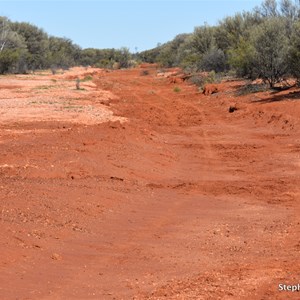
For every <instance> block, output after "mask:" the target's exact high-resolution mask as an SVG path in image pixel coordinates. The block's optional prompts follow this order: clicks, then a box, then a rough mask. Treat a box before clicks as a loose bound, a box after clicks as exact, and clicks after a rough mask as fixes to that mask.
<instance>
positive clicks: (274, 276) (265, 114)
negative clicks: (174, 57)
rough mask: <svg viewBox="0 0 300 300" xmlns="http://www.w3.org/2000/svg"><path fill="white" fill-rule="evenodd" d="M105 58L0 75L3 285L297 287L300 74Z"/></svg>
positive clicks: (185, 293) (204, 289)
mask: <svg viewBox="0 0 300 300" xmlns="http://www.w3.org/2000/svg"><path fill="white" fill-rule="evenodd" d="M95 71H96V73H93V74H94V75H93V78H94V80H93V82H82V85H81V87H82V88H84V90H79V91H77V90H76V89H75V80H68V78H77V76H81V77H82V76H83V74H87V70H81V69H76V70H73V71H72V72H70V73H66V74H62V75H55V76H54V75H50V74H46V73H45V74H40V75H39V74H38V75H31V76H8V77H1V82H2V84H1V86H0V88H1V96H0V97H1V98H0V150H1V159H0V223H1V232H0V238H1V243H0V252H1V259H0V268H1V272H0V298H1V299H51V300H52V299H296V298H297V295H298V293H292V292H279V291H278V284H280V283H283V284H284V283H286V284H295V283H300V282H299V281H300V278H299V261H298V260H299V251H300V240H299V238H300V237H299V232H300V222H299V208H300V206H299V203H300V201H299V200H300V186H299V180H300V139H299V136H300V135H299V134H300V122H299V116H300V101H299V93H300V92H299V90H297V89H292V90H288V91H284V92H276V93H272V92H261V93H256V94H248V95H246V96H239V97H237V96H236V91H237V89H238V88H239V87H240V86H241V85H242V84H243V82H237V81H228V82H224V83H223V84H222V85H221V89H220V90H221V92H219V93H217V94H214V95H210V96H206V97H205V96H204V95H203V94H201V93H200V92H199V91H198V89H197V88H196V87H195V86H192V85H189V84H188V83H186V82H180V83H178V86H179V87H180V92H176V93H175V92H174V91H173V88H174V86H172V85H170V84H169V82H168V80H169V79H168V78H164V77H157V76H156V73H155V70H153V69H152V70H150V69H149V72H150V75H148V76H141V70H140V69H134V70H127V71H124V70H118V71H114V72H109V73H107V72H104V71H101V70H91V72H95ZM75 75H76V76H75ZM70 76H75V77H70ZM10 85H11V86H14V89H10ZM232 104H234V105H235V107H236V108H237V110H236V111H235V112H234V113H228V108H229V106H230V105H232ZM112 112H113V113H114V115H112ZM298 298H299V297H298Z"/></svg>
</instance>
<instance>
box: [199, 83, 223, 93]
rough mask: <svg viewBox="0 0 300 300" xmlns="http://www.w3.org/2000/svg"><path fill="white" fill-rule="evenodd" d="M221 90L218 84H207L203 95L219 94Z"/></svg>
mask: <svg viewBox="0 0 300 300" xmlns="http://www.w3.org/2000/svg"><path fill="white" fill-rule="evenodd" d="M219 91H220V88H219V87H218V85H216V84H206V85H205V86H204V88H203V94H204V95H205V96H208V95H211V94H215V93H218V92H219Z"/></svg>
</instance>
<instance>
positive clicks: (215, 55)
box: [201, 48, 227, 73]
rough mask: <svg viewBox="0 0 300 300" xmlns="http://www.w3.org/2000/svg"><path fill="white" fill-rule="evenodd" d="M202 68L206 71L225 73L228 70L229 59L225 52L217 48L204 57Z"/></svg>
mask: <svg viewBox="0 0 300 300" xmlns="http://www.w3.org/2000/svg"><path fill="white" fill-rule="evenodd" d="M201 68H202V69H203V70H204V71H215V72H216V73H218V72H224V71H225V70H226V68H227V59H226V56H225V54H224V52H223V51H222V50H221V49H216V48H213V49H211V50H209V51H207V52H206V53H205V54H204V56H203V57H202V60H201Z"/></svg>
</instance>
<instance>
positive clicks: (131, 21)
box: [0, 0, 262, 51]
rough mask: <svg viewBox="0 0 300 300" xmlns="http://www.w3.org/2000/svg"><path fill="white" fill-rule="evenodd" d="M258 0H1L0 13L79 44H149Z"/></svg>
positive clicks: (143, 46)
mask: <svg viewBox="0 0 300 300" xmlns="http://www.w3.org/2000/svg"><path fill="white" fill-rule="evenodd" d="M261 2H262V1H261V0H248V1H247V0H228V1H226V0H210V1H207V0H193V1H190V0H187V1H183V0H152V1H151V0H146V1H142V0H140V1H139V0H135V1H127V0H119V1H116V0H111V1H105V0H87V1H84V0H62V1H60V0H53V1H47V0H40V1H37V0H36V1H26V0H18V1H14V0H11V1H5V0H0V15H1V16H7V17H8V18H9V19H11V20H12V21H19V22H21V21H25V22H30V23H32V24H34V25H37V26H38V27H41V28H43V29H44V30H45V31H46V32H47V33H48V34H50V35H54V36H59V37H67V38H70V39H71V40H73V42H74V43H76V44H78V45H79V46H81V47H82V48H89V47H93V48H120V47H128V48H129V49H130V50H131V51H135V49H136V48H137V50H138V51H142V50H145V49H150V48H153V47H155V46H156V45H157V43H164V42H167V41H169V40H171V39H172V38H174V37H175V36H176V35H177V34H179V33H189V32H192V31H193V30H194V27H195V26H200V25H203V24H204V23H205V22H206V23H208V24H210V25H214V24H216V23H217V22H218V20H221V19H222V18H223V17H225V16H231V15H234V14H235V13H236V12H242V11H244V10H245V11H249V10H252V8H254V7H255V6H257V5H260V3H261Z"/></svg>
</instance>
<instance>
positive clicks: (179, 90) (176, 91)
mask: <svg viewBox="0 0 300 300" xmlns="http://www.w3.org/2000/svg"><path fill="white" fill-rule="evenodd" d="M173 91H174V92H175V93H179V92H181V89H180V87H178V86H175V87H174V89H173Z"/></svg>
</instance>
